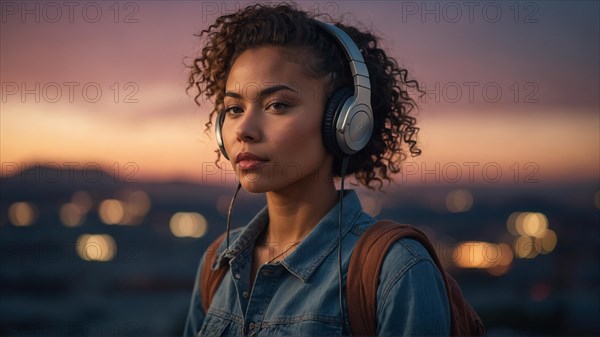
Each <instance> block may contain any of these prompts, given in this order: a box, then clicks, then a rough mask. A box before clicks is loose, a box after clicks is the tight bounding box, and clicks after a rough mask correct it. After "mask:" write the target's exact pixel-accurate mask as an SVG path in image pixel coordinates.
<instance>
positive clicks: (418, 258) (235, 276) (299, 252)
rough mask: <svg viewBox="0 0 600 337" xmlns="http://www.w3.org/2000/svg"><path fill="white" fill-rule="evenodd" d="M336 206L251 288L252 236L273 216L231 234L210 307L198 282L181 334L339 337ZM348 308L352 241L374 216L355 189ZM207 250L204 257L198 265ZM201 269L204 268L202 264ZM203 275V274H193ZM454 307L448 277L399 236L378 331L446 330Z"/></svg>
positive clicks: (347, 221) (383, 289)
mask: <svg viewBox="0 0 600 337" xmlns="http://www.w3.org/2000/svg"><path fill="white" fill-rule="evenodd" d="M338 207H339V203H338V205H336V206H335V207H334V208H333V209H331V210H330V211H329V213H328V214H327V215H326V216H325V217H323V219H321V221H320V222H319V223H318V224H317V226H316V227H315V228H314V229H313V230H312V231H311V232H310V233H309V234H308V235H307V236H306V238H305V239H304V240H303V241H302V242H301V243H300V244H299V245H298V246H297V247H296V249H295V250H294V251H292V252H291V253H290V254H289V255H288V256H286V257H285V258H284V259H283V260H282V261H280V262H274V263H269V264H265V265H262V266H260V267H259V269H258V271H257V273H256V278H255V282H254V287H253V288H252V289H250V288H249V279H250V270H251V266H252V256H253V248H254V242H255V241H256V238H257V237H258V236H259V234H260V233H261V231H262V230H263V229H264V226H265V224H266V223H267V221H268V211H267V209H266V208H264V209H263V210H262V211H260V212H259V213H258V214H257V215H256V217H255V218H254V219H253V220H252V221H250V223H249V224H248V225H247V226H245V227H243V228H238V229H236V230H233V231H231V233H230V242H231V244H230V246H231V247H230V250H229V252H227V251H226V247H225V245H226V244H225V240H224V241H223V244H221V246H220V247H219V249H218V251H217V258H216V260H215V264H214V265H213V268H216V267H217V266H219V265H220V264H221V263H228V264H229V265H230V268H229V271H228V272H227V274H226V275H225V277H224V279H223V281H222V283H221V285H220V286H219V288H218V290H217V292H216V293H215V296H214V298H213V301H212V303H211V306H210V309H209V310H208V312H204V310H203V309H202V304H201V303H202V302H201V299H200V291H199V289H198V282H197V281H196V282H195V284H196V285H195V287H194V290H193V294H192V299H191V304H190V308H189V313H188V316H187V320H186V324H185V330H184V336H185V337H191V336H211V337H212V336H231V335H235V336H238V335H243V336H247V335H249V336H340V335H343V334H348V331H350V328H349V322H348V315H347V313H346V311H345V317H346V322H344V324H345V327H344V329H343V330H342V318H341V314H340V301H339V289H338V254H337V245H338ZM342 221H343V223H342V268H343V269H342V270H343V279H342V283H343V286H344V288H343V289H344V296H342V300H343V306H344V310H346V296H352V294H346V293H345V285H346V279H347V271H348V265H349V262H350V255H351V253H352V250H353V248H354V245H355V244H356V242H357V241H358V239H359V237H360V236H361V235H362V234H363V233H364V231H365V230H366V229H367V228H368V227H369V226H370V225H372V224H373V223H375V219H373V218H372V217H371V216H369V215H368V214H366V213H364V212H363V211H362V208H361V205H360V201H359V199H358V197H357V195H356V193H355V192H354V191H349V192H348V193H346V195H345V197H344V204H343V219H342ZM204 260H205V256H204V257H203V258H202V260H201V262H200V268H201V267H202V264H203V263H204ZM199 270H200V269H199ZM196 280H198V276H197V278H196ZM449 333H450V313H449V307H448V299H447V296H446V290H445V287H444V282H443V280H442V277H441V275H440V272H439V270H438V269H437V267H436V266H435V264H434V263H433V261H432V260H431V257H430V256H429V254H428V253H427V250H426V249H425V248H424V247H423V246H422V245H421V244H420V243H418V242H416V241H414V240H410V239H401V240H399V241H398V242H396V243H394V245H393V246H392V248H391V249H390V251H389V253H388V254H387V255H386V257H385V260H384V263H383V266H382V269H381V274H380V283H379V287H378V289H377V334H378V335H379V336H434V335H436V336H437V335H449Z"/></svg>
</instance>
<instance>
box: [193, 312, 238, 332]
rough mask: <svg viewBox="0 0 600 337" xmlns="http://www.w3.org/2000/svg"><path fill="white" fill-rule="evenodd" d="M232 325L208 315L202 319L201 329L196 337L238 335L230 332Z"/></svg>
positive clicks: (227, 321)
mask: <svg viewBox="0 0 600 337" xmlns="http://www.w3.org/2000/svg"><path fill="white" fill-rule="evenodd" d="M232 325H233V324H232V322H231V321H230V320H228V319H224V318H222V317H219V316H215V315H211V314H208V315H207V316H206V317H205V318H204V322H203V323H202V328H201V329H200V331H199V332H198V335H196V337H213V336H228V335H236V334H238V333H237V332H236V331H231V328H232ZM225 330H229V331H225Z"/></svg>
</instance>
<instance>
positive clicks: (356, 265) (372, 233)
mask: <svg viewBox="0 0 600 337" xmlns="http://www.w3.org/2000/svg"><path fill="white" fill-rule="evenodd" d="M225 235H226V234H222V235H221V236H219V237H218V238H217V239H216V240H215V241H213V243H212V244H211V245H210V246H209V247H208V249H207V250H206V260H205V261H204V265H203V266H202V270H201V271H200V280H199V282H200V294H201V296H202V307H203V308H204V312H207V311H208V308H209V307H210V303H211V301H212V299H213V296H214V294H215V293H216V292H217V289H218V287H219V285H220V283H221V280H223V277H224V276H225V274H226V273H227V271H228V270H229V268H228V266H227V265H226V264H225V265H224V266H222V267H220V268H219V269H217V270H215V271H213V270H212V269H211V267H212V265H213V263H214V261H215V259H216V252H217V249H218V248H219V245H220V244H221V242H222V241H223V240H224V239H225ZM401 238H410V239H414V240H416V241H418V242H420V243H421V244H422V245H423V246H424V247H425V248H426V249H427V252H428V253H429V255H431V258H432V260H433V262H434V263H435V264H436V266H437V267H438V269H439V270H440V273H441V275H442V278H443V279H444V284H445V286H446V293H447V294H448V303H449V305H450V322H451V325H450V333H451V335H452V336H482V335H484V334H485V330H484V327H483V322H482V321H481V319H480V318H479V316H478V315H477V313H476V312H475V310H473V308H472V307H471V306H470V305H469V304H468V303H467V301H466V300H465V298H464V297H463V295H462V293H461V291H460V287H459V286H458V283H456V281H455V280H454V279H453V278H452V276H450V275H449V274H448V273H447V272H445V271H444V269H443V268H442V265H441V264H440V261H439V259H438V257H437V254H436V252H435V250H434V248H433V245H432V244H431V242H430V241H429V239H428V238H427V236H426V235H425V234H424V233H423V232H421V231H420V230H418V229H416V228H414V227H412V226H409V225H403V224H398V223H396V222H393V221H390V220H383V221H378V222H377V223H375V224H373V226H371V227H369V228H368V229H367V230H366V231H365V233H364V234H363V235H362V236H361V237H360V239H359V240H358V242H357V243H356V246H355V247H354V251H353V253H352V256H351V258H350V266H349V268H348V279H347V284H346V294H356V295H354V296H347V297H346V301H347V307H348V320H349V321H350V329H351V331H352V334H353V335H356V336H375V335H376V331H377V330H376V329H377V286H378V285H379V272H380V270H381V266H382V265H383V260H384V258H385V255H386V253H387V251H388V250H389V248H390V247H391V246H392V245H393V243H394V242H396V241H398V240H400V239H401Z"/></svg>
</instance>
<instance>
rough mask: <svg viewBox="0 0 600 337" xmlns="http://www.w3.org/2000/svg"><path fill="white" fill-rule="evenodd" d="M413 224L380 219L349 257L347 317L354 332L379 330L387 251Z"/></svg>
mask: <svg viewBox="0 0 600 337" xmlns="http://www.w3.org/2000/svg"><path fill="white" fill-rule="evenodd" d="M411 228H412V227H410V226H407V225H399V224H398V223H395V222H393V221H379V222H377V223H375V224H373V225H372V226H371V227H369V228H368V229H367V230H366V232H365V233H364V234H363V235H362V236H361V237H360V239H359V240H358V242H357V243H356V246H355V247H354V250H353V253H352V256H351V257H350V265H349V267H348V279H347V286H346V294H348V295H347V296H346V298H347V299H346V301H347V306H348V319H349V321H350V329H351V330H352V334H353V335H356V336H375V335H376V333H377V287H378V286H379V274H380V272H381V266H382V265H383V260H384V259H385V253H386V252H387V251H388V250H389V248H390V247H391V246H392V244H393V243H394V242H395V241H396V240H398V239H399V237H403V236H404V235H406V234H408V233H412V230H411Z"/></svg>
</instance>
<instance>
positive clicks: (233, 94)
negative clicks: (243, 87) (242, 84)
mask: <svg viewBox="0 0 600 337" xmlns="http://www.w3.org/2000/svg"><path fill="white" fill-rule="evenodd" d="M281 90H290V91H292V92H294V93H295V94H296V95H298V94H299V93H298V91H296V90H294V89H292V88H291V87H288V86H287V85H274V86H272V87H266V88H264V89H262V90H261V91H260V92H259V93H258V95H257V97H256V98H259V99H262V98H265V97H267V96H269V95H271V94H274V93H276V92H278V91H281ZM225 97H233V98H237V99H242V98H243V97H242V95H240V94H239V93H237V92H235V91H225Z"/></svg>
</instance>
